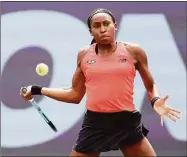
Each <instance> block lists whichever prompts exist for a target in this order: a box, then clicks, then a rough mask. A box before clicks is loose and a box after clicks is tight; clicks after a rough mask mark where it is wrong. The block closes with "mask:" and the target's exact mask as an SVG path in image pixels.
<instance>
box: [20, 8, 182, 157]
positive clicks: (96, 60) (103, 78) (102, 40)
mask: <svg viewBox="0 0 187 157" xmlns="http://www.w3.org/2000/svg"><path fill="white" fill-rule="evenodd" d="M88 28H89V30H90V34H91V35H92V36H93V41H92V43H91V45H90V46H89V48H85V49H81V50H80V52H79V53H78V57H77V68H76V71H75V73H74V76H73V79H72V87H71V88H70V89H61V88H59V89H55V88H46V87H42V86H40V85H30V86H28V87H27V93H26V94H23V93H20V95H21V96H22V97H23V98H24V99H25V100H29V99H31V98H32V96H33V95H44V96H47V97H50V98H52V99H55V100H58V101H63V102H67V103H76V104H78V103H79V102H80V101H81V100H82V98H83V96H84V95H85V93H86V95H87V101H86V108H87V111H86V113H85V117H84V121H83V124H82V129H81V130H80V132H79V135H78V138H77V140H76V142H75V145H74V146H73V149H72V152H71V153H70V156H99V154H100V153H101V152H107V151H111V150H118V149H119V150H121V152H122V153H123V154H124V156H156V153H155V151H154V149H153V147H152V146H151V144H150V142H149V141H148V139H147V134H148V130H147V129H146V128H145V127H144V126H143V124H142V120H141V113H140V112H139V111H137V110H136V107H135V105H134V104H133V94H134V93H133V90H134V79H135V75H136V71H138V72H139V74H140V76H141V78H142V80H143V83H144V85H145V88H146V90H147V95H148V98H149V100H150V103H151V104H152V107H153V109H154V110H155V112H156V113H157V114H158V115H159V116H161V117H163V116H167V117H168V118H170V119H171V120H173V121H176V120H177V119H179V118H180V111H178V110H176V109H174V108H172V107H170V106H168V105H167V104H166V100H167V99H168V96H160V94H159V91H158V88H157V86H156V84H155V82H154V79H153V77H152V75H151V72H150V70H149V67H148V61H147V56H146V53H145V51H144V50H143V49H142V48H141V47H140V46H138V45H136V44H132V43H125V42H118V41H116V39H115V32H116V20H115V17H114V15H113V14H112V13H111V12H110V11H109V10H107V9H96V10H94V11H93V12H92V13H91V14H90V16H89V17H88ZM72 46H73V45H72ZM158 70H161V69H158Z"/></svg>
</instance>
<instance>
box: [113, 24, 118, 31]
mask: <svg viewBox="0 0 187 157" xmlns="http://www.w3.org/2000/svg"><path fill="white" fill-rule="evenodd" d="M114 26H115V30H116V31H117V30H118V29H117V23H115V24H114Z"/></svg>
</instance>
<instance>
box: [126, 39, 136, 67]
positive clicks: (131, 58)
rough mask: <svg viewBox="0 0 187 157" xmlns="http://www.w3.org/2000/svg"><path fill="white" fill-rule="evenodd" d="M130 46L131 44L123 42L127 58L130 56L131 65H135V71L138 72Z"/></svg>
mask: <svg viewBox="0 0 187 157" xmlns="http://www.w3.org/2000/svg"><path fill="white" fill-rule="evenodd" d="M128 44H129V45H130V43H127V42H123V45H124V49H125V50H126V52H127V56H128V58H129V59H130V61H131V63H132V64H133V65H134V68H135V70H136V65H135V63H134V59H133V57H132V56H131V54H130V52H129V51H128V49H127V46H128Z"/></svg>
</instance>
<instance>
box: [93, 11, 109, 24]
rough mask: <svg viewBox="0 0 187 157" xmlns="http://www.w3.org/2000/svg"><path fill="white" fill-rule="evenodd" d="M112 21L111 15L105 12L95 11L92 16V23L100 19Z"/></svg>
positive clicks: (100, 20)
mask: <svg viewBox="0 0 187 157" xmlns="http://www.w3.org/2000/svg"><path fill="white" fill-rule="evenodd" d="M106 20H107V21H112V17H111V16H110V15H109V14H107V13H97V14H95V15H94V16H93V17H92V20H91V21H92V23H94V22H102V21H106Z"/></svg>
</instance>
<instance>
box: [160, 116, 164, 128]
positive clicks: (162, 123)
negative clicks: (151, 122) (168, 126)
mask: <svg viewBox="0 0 187 157" xmlns="http://www.w3.org/2000/svg"><path fill="white" fill-rule="evenodd" d="M160 120H161V126H164V117H163V116H160Z"/></svg>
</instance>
